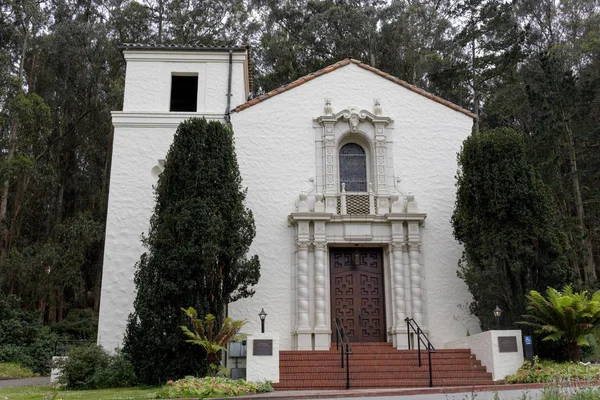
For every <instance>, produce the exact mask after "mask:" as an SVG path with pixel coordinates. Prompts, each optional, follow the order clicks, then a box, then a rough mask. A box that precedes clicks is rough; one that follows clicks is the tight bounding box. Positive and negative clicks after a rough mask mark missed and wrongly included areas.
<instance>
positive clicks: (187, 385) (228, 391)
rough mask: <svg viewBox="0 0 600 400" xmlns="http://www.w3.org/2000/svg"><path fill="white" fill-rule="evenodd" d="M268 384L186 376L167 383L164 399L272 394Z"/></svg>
mask: <svg viewBox="0 0 600 400" xmlns="http://www.w3.org/2000/svg"><path fill="white" fill-rule="evenodd" d="M272 391H273V388H272V387H271V384H270V383H269V382H259V383H256V382H246V381H245V380H243V379H238V380H232V379H229V378H223V377H206V378H194V377H192V376H186V377H185V378H184V379H180V380H178V381H175V382H169V383H168V387H167V388H166V395H167V396H165V397H168V398H173V399H176V398H192V397H193V398H201V399H202V398H207V397H225V396H243V395H246V394H253V393H267V392H272Z"/></svg>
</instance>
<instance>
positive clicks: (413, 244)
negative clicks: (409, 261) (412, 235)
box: [406, 240, 421, 251]
mask: <svg viewBox="0 0 600 400" xmlns="http://www.w3.org/2000/svg"><path fill="white" fill-rule="evenodd" d="M406 244H407V245H408V249H409V250H410V251H413V250H416V251H421V242H419V241H416V240H412V241H409V242H407V243H406Z"/></svg>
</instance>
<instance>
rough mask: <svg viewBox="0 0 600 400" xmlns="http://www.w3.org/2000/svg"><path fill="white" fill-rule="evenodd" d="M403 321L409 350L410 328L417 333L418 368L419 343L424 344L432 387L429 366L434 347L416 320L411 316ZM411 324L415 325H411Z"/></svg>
mask: <svg viewBox="0 0 600 400" xmlns="http://www.w3.org/2000/svg"><path fill="white" fill-rule="evenodd" d="M404 322H406V336H407V337H408V349H409V350H410V349H411V348H410V330H411V329H412V330H413V331H414V332H415V333H416V334H417V348H418V352H419V368H420V367H421V343H423V346H425V348H426V349H427V357H428V359H429V387H433V375H432V368H431V353H435V347H433V345H432V344H431V342H430V341H429V338H428V337H427V335H425V332H423V330H422V329H421V327H420V326H419V324H417V321H415V320H414V319H413V318H408V317H407V318H405V319H404ZM413 324H414V325H415V326H413ZM421 337H423V338H425V340H423V339H422V338H421Z"/></svg>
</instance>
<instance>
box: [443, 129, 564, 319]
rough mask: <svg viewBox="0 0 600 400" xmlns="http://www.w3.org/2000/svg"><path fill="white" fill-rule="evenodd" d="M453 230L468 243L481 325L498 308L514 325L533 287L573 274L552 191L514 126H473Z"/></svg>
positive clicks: (466, 268)
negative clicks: (482, 128) (556, 221)
mask: <svg viewBox="0 0 600 400" xmlns="http://www.w3.org/2000/svg"><path fill="white" fill-rule="evenodd" d="M458 163H459V165H460V167H461V170H460V171H459V173H458V177H457V200H456V206H455V209H454V214H453V216H452V224H453V227H454V235H455V237H456V238H457V239H458V240H459V241H460V242H461V243H462V244H463V245H464V253H463V258H462V259H461V261H460V264H459V276H460V277H461V278H462V279H463V280H464V281H465V282H466V284H467V286H468V288H469V291H470V292H471V294H472V295H473V302H472V303H471V305H470V309H471V312H472V313H473V314H474V315H476V316H477V317H479V320H480V321H481V325H482V328H489V327H492V326H494V319H493V316H492V312H491V311H492V310H493V309H494V308H495V307H496V305H499V306H500V308H502V309H503V310H505V314H504V322H505V324H506V325H508V326H511V325H513V324H514V323H515V322H516V321H518V320H519V319H520V316H521V315H522V314H524V311H525V296H526V294H527V293H528V292H529V291H530V290H538V291H539V290H543V289H545V288H546V287H547V286H561V285H562V284H564V283H565V282H569V281H570V280H571V278H572V274H571V273H570V272H571V270H570V269H569V268H568V267H566V265H565V264H566V263H565V259H564V257H563V256H562V251H563V246H564V237H563V235H562V234H561V232H560V231H558V229H557V228H556V227H555V226H554V224H553V222H554V219H553V208H552V202H551V198H550V192H549V190H548V188H547V186H546V185H544V183H543V182H542V181H541V179H540V178H539V176H538V175H537V173H536V172H535V170H534V169H533V167H532V166H531V165H530V164H529V163H528V161H527V158H526V154H525V145H524V142H523V139H522V137H521V135H519V134H518V133H517V132H515V131H513V130H510V129H497V130H491V131H482V132H480V133H474V134H473V135H472V136H471V137H469V138H468V139H467V140H465V142H464V144H463V148H462V150H461V152H460V154H459V156H458Z"/></svg>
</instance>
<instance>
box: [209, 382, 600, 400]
mask: <svg viewBox="0 0 600 400" xmlns="http://www.w3.org/2000/svg"><path fill="white" fill-rule="evenodd" d="M572 384H573V385H574V386H581V387H586V386H595V385H597V383H595V384H589V385H588V384H587V383H584V382H572ZM549 385H552V384H551V383H519V384H512V385H505V384H502V385H486V386H451V387H433V388H406V389H402V388H398V389H393V388H392V389H349V390H342V389H340V390H295V391H275V392H271V393H261V394H253V395H248V396H238V397H235V398H236V399H249V400H250V399H252V400H261V399H265V400H287V399H324V398H346V397H387V396H414V395H426V394H453V393H465V392H466V393H469V392H490V393H493V392H496V391H497V392H502V391H505V390H529V389H542V388H543V387H545V386H549ZM227 399H229V400H231V397H219V398H213V400H227Z"/></svg>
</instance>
